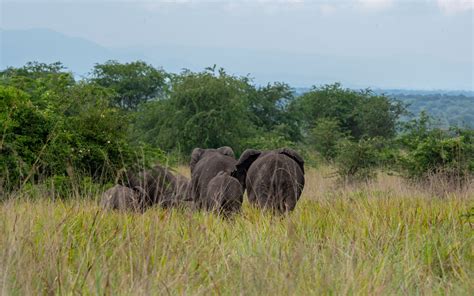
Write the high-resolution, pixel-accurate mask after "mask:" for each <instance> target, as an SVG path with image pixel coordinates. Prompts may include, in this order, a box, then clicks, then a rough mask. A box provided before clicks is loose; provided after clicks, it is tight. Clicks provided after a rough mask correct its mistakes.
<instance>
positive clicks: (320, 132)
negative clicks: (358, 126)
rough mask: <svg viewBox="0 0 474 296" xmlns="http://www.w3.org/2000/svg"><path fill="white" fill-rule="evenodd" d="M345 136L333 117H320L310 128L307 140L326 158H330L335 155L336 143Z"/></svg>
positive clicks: (337, 121)
mask: <svg viewBox="0 0 474 296" xmlns="http://www.w3.org/2000/svg"><path fill="white" fill-rule="evenodd" d="M346 136H347V134H346V133H344V132H343V131H342V130H341V127H340V126H339V120H337V119H335V118H320V119H318V120H317V121H316V124H315V126H314V128H313V129H312V130H311V133H310V135H309V140H308V142H309V143H310V144H311V146H313V147H314V148H315V149H316V151H318V152H319V153H320V154H321V155H322V156H323V157H324V158H325V159H326V160H332V159H334V157H336V155H337V152H338V150H337V144H338V142H339V141H340V140H342V139H343V138H345V137H346Z"/></svg>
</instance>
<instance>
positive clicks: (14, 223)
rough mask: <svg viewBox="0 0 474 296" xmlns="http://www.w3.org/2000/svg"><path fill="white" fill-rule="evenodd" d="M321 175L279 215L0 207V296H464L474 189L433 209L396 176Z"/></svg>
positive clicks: (30, 203)
mask: <svg viewBox="0 0 474 296" xmlns="http://www.w3.org/2000/svg"><path fill="white" fill-rule="evenodd" d="M178 171H179V172H181V173H184V174H188V172H187V171H186V169H183V168H178ZM188 175H189V174H188ZM327 175H329V170H328V169H324V168H323V169H320V170H318V171H316V170H312V169H310V170H308V172H307V175H306V180H307V185H306V188H305V191H304V197H303V200H302V201H301V202H300V203H299V204H298V206H297V209H296V210H295V212H293V213H291V214H290V215H289V216H287V217H274V216H271V215H268V214H267V213H262V212H261V211H258V210H256V209H253V208H251V207H249V206H248V204H245V206H244V210H243V213H242V214H239V215H237V216H236V217H234V218H233V219H231V220H223V219H221V218H219V217H216V216H215V215H213V214H207V213H191V212H187V211H178V210H171V211H166V210H161V209H152V210H149V211H147V212H146V213H145V214H143V215H142V214H122V213H115V212H103V211H101V210H100V209H99V208H98V206H97V203H96V202H95V201H90V200H83V201H77V200H71V201H68V202H61V201H55V202H53V201H51V200H49V199H47V198H42V199H29V198H25V197H23V198H20V199H16V200H10V201H6V202H4V203H3V204H1V205H0V294H2V295H10V294H12V295H25V294H28V295H34V294H70V293H71V294H72V293H77V294H110V295H127V294H134V295H142V294H143V295H150V294H192V295H195V294H196V295H200V294H203V295H207V294H226V295H235V294H245V295H247V294H256V295H261V294H274V295H287V294H292V295H293V294H298V295H308V294H376V295H385V294H452V295H472V294H473V292H474V282H473V279H474V236H473V226H474V216H473V215H474V212H473V211H474V194H473V192H474V191H473V190H472V187H471V188H470V189H469V190H467V191H466V192H463V193H461V194H452V195H451V196H448V197H446V198H444V199H440V198H432V197H430V196H429V194H427V193H425V192H423V191H421V190H417V189H414V188H409V187H407V186H406V185H405V184H403V182H401V181H400V180H399V179H398V178H396V177H390V176H380V178H379V179H378V181H376V182H374V183H372V184H368V185H364V186H361V187H344V188H338V187H337V186H335V185H334V184H333V182H332V180H331V179H328V178H325V176H327ZM469 215H470V216H469Z"/></svg>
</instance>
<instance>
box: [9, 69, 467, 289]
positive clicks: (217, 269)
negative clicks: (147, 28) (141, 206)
mask: <svg viewBox="0 0 474 296" xmlns="http://www.w3.org/2000/svg"><path fill="white" fill-rule="evenodd" d="M0 121H1V123H2V124H1V128H2V133H1V140H0V202H1V204H0V287H1V289H0V291H1V292H2V294H14V295H15V294H65V293H69V292H73V293H79V294H117V293H118V294H157V293H159V294H164V293H168V294H236V293H239V294H262V293H265V294H269V293H275V294H315V293H317V294H319V293H329V294H414V293H420V294H425V293H426V294H446V293H450V294H456V295H460V294H465V295H470V294H472V292H473V291H474V282H473V280H472V278H474V256H473V252H474V250H473V247H472V246H473V245H474V236H473V235H472V225H474V221H473V217H474V213H473V210H474V204H473V202H474V189H473V185H472V178H473V174H474V131H473V130H472V128H470V127H469V126H466V125H450V126H449V127H448V126H440V125H439V124H438V120H437V118H433V117H430V116H428V115H427V114H426V113H424V112H421V113H420V114H419V115H418V116H412V115H411V114H410V112H408V109H407V105H406V104H405V103H404V101H402V100H399V99H397V98H394V97H393V96H390V97H389V96H385V95H382V94H377V93H374V92H373V91H371V90H359V91H357V90H351V89H347V88H344V87H343V86H342V85H340V84H338V83H334V84H331V85H323V86H314V87H313V88H311V89H310V90H308V91H307V92H305V93H304V94H301V95H296V93H295V91H294V89H292V88H291V86H289V85H287V84H285V83H281V82H275V83H270V84H268V85H263V86H262V85H256V84H255V83H253V81H252V79H251V78H250V77H246V76H245V77H242V76H235V75H232V74H229V73H228V72H226V71H225V70H224V69H219V68H216V67H211V68H207V69H204V70H203V71H201V72H192V71H189V70H184V71H183V72H181V73H177V74H176V73H168V72H166V71H164V70H162V69H159V68H155V67H153V66H151V65H148V64H146V63H144V62H140V61H138V62H131V63H125V64H123V63H118V62H116V61H109V62H107V63H104V64H97V65H96V66H95V67H94V69H91V73H90V75H89V76H88V77H86V78H83V79H77V78H76V77H74V76H73V74H72V73H70V72H69V71H67V69H66V68H64V67H63V65H61V64H60V63H55V64H41V63H29V64H27V65H25V66H24V67H21V68H8V69H5V70H2V71H1V72H0ZM452 123H454V122H452ZM224 145H227V146H231V147H232V148H233V149H234V151H235V152H236V153H237V155H239V154H240V153H241V152H243V150H245V149H246V148H256V149H273V148H278V147H291V148H293V149H295V150H297V151H299V152H300V153H301V154H302V155H303V156H304V158H305V162H306V166H307V167H308V170H307V173H306V187H305V190H304V192H303V198H302V200H301V201H300V203H299V204H298V206H297V208H296V210H295V211H294V212H292V213H291V214H289V215H287V216H281V217H276V216H272V215H270V214H268V213H264V212H261V211H258V210H256V209H254V208H252V207H251V206H249V205H248V204H247V203H246V204H244V208H243V212H242V213H241V214H239V215H237V216H235V217H233V218H232V219H222V218H221V217H219V216H216V215H214V214H212V213H203V212H190V211H186V210H176V209H173V210H164V209H158V208H154V209H151V210H148V211H146V212H145V213H144V214H133V213H111V212H103V211H101V210H100V208H99V207H98V206H97V198H98V196H100V194H101V192H103V191H104V189H106V188H108V187H110V186H111V184H113V183H114V182H115V179H116V178H117V175H118V172H119V171H120V170H122V169H123V168H127V167H131V166H136V165H139V166H143V167H148V166H150V165H152V164H155V163H161V164H163V165H169V166H172V167H174V168H175V169H176V170H179V171H181V172H182V173H183V174H185V175H189V171H188V170H187V168H184V167H183V166H181V165H182V164H186V163H187V162H188V161H189V154H190V152H191V151H192V149H193V148H195V147H201V148H214V147H220V146H224Z"/></svg>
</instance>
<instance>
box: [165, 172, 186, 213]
mask: <svg viewBox="0 0 474 296" xmlns="http://www.w3.org/2000/svg"><path fill="white" fill-rule="evenodd" d="M189 184H190V181H189V179H188V178H186V177H185V176H183V175H180V174H177V175H176V176H175V181H174V191H173V195H172V200H171V201H170V203H169V204H170V205H171V206H174V207H184V206H186V205H188V204H189V203H190V202H191V199H190V198H189V186H190V185H189Z"/></svg>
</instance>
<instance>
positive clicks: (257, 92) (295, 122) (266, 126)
mask: <svg viewBox="0 0 474 296" xmlns="http://www.w3.org/2000/svg"><path fill="white" fill-rule="evenodd" d="M249 90H250V92H251V95H249V106H248V108H249V111H250V113H251V119H252V121H253V123H254V125H255V126H256V127H257V128H258V129H259V130H260V131H261V132H262V133H265V134H266V137H268V136H269V135H268V133H273V134H276V135H277V137H278V136H281V137H284V138H285V139H286V140H288V141H292V142H297V141H300V140H301V133H300V129H299V117H298V116H297V113H296V112H292V110H290V109H289V108H291V104H290V103H291V102H292V101H293V100H294V94H293V90H292V89H291V87H290V86H289V85H288V84H285V83H278V82H277V83H274V84H267V85H266V86H262V87H258V88H255V87H254V88H249Z"/></svg>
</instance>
